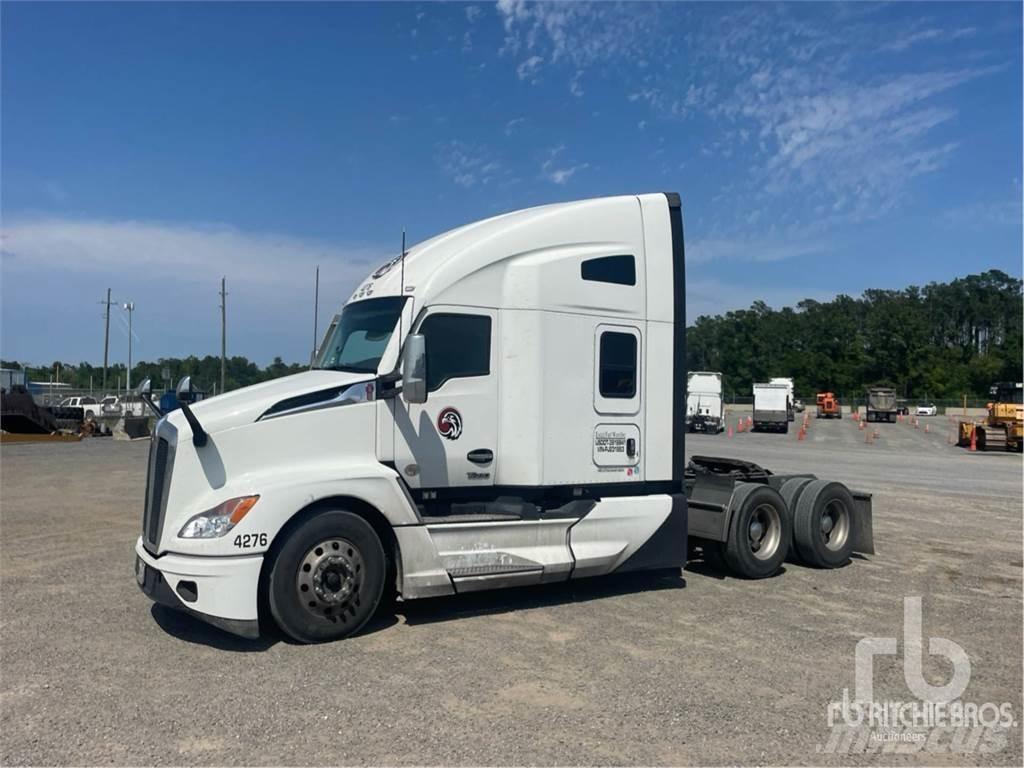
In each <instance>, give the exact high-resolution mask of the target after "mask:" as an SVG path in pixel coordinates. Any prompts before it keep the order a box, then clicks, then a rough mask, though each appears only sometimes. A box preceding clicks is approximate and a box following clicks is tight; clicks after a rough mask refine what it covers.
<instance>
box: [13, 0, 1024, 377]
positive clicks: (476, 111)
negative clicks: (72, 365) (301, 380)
mask: <svg viewBox="0 0 1024 768" xmlns="http://www.w3.org/2000/svg"><path fill="white" fill-rule="evenodd" d="M1021 39H1022V26H1021V5H1020V4H1019V3H969V4H966V3H965V4H958V3H936V4H928V3H900V4H892V5H884V4H868V3H853V4H841V3H828V4H810V3H800V4H767V3H765V4H740V3H718V4H715V3H705V4H682V3H671V4H670V3H666V4H646V3H625V4H613V3H597V4H588V3H572V4H566V3H560V4H534V3H525V2H520V1H519V0H501V1H500V2H498V3H496V4H494V3H472V4H468V3H377V4H355V3H353V4H347V3H331V4H329V3H315V4H271V3H259V4H242V3H225V4H196V3H182V4H176V3H161V4H151V3H141V4H120V3H118V4H103V3H91V2H90V3H72V4H67V5H65V4H55V3H11V2H5V3H3V4H2V6H0V43H2V49H0V67H2V71H0V86H2V90H0V216H2V223H0V238H2V241H0V248H2V253H0V257H2V264H0V301H2V307H0V354H2V356H3V358H4V359H7V360H11V359H17V360H21V361H23V362H25V361H27V362H31V363H33V364H47V363H50V362H52V361H53V360H55V359H61V360H64V361H66V362H77V361H89V362H92V363H94V364H95V363H99V362H100V361H101V360H102V355H103V307H102V305H101V304H100V303H99V302H100V301H101V300H102V299H103V298H105V295H106V289H107V288H108V287H109V288H111V289H112V296H113V298H114V299H115V300H117V301H120V302H122V303H123V302H125V301H132V302H134V304H135V312H134V316H133V331H134V354H133V356H134V358H135V359H136V360H142V359H145V360H153V359H156V358H158V357H181V356H185V355H188V354H198V355H204V354H219V349H220V309H219V303H220V299H219V296H218V291H219V289H220V278H221V277H222V276H225V277H226V278H227V290H228V297H227V314H228V353H229V354H238V355H245V356H247V357H249V358H250V359H253V360H256V361H257V362H259V363H261V364H265V363H267V362H269V361H270V360H271V359H272V358H273V357H275V356H281V357H282V358H284V359H285V360H286V361H301V360H306V359H308V356H309V353H310V349H311V347H312V346H313V277H314V269H315V267H316V266H317V265H319V266H320V298H321V307H320V318H319V327H320V329H321V330H322V329H323V328H324V327H325V325H326V323H327V322H328V321H329V319H330V316H331V315H332V314H333V313H334V312H336V311H337V310H338V308H339V307H340V306H341V304H342V303H343V302H344V300H345V299H346V298H347V296H348V294H349V293H350V291H351V289H352V288H354V287H355V286H356V285H357V283H358V282H359V281H360V280H361V278H362V277H364V276H365V275H366V274H367V273H368V272H370V271H372V269H373V268H374V267H375V266H376V265H377V264H379V263H380V262H382V261H384V260H385V259H386V258H388V257H390V256H391V255H393V254H395V253H397V252H398V250H399V247H400V243H401V233H402V230H403V228H404V229H405V230H406V232H407V237H408V239H409V242H410V243H414V242H417V241H420V240H424V239H426V238H428V237H430V236H432V235H434V234H437V233H439V232H442V231H444V230H446V229H450V228H452V227H454V226H457V225H460V224H463V223H466V222H469V221H473V220H476V219H480V218H484V217H487V216H491V215H494V214H497V213H500V212H503V211H508V210H514V209H517V208H524V207H528V206H532V205H538V204H543V203H549V202H556V201H562V200H573V199H581V198H587V197H594V196H599V195H611V194H628V193H638V192H652V191H678V192H679V193H680V194H681V196H682V201H683V217H684V226H685V232H686V243H687V246H686V255H687V280H688V286H687V289H688V290H687V310H688V311H687V314H688V318H689V320H690V321H691V322H692V321H693V320H694V319H696V317H697V316H699V315H701V314H717V313H721V312H725V311H727V310H730V309H737V308H743V307H746V306H749V305H750V303H751V302H753V301H755V300H758V299H760V300H764V301H766V302H767V303H768V304H770V305H771V306H774V307H781V306H785V305H792V304H795V303H796V302H797V301H799V300H801V299H803V298H814V299H819V300H825V299H829V298H831V297H833V296H835V295H837V294H839V293H845V294H848V295H854V296H856V295H859V294H860V293H861V292H862V291H863V290H865V289H868V288H902V287H904V286H906V285H908V284H916V285H923V284H926V283H928V282H931V281H946V280H950V279H952V278H954V277H957V276H961V275H965V274H969V273H973V272H980V271H983V270H986V269H993V268H995V269H1001V270H1004V271H1006V272H1008V273H1010V274H1013V275H1017V276H1019V275H1021V242H1022V230H1021V226H1022V225H1021V199H1022V198H1021V176H1022V171H1021V166H1022V154H1021V137H1022V130H1024V128H1022V120H1021V114H1022V97H1021V94H1022V82H1021V71H1022V58H1021V57H1022V45H1021ZM127 320H128V317H127V312H125V311H124V310H123V309H121V308H120V307H114V308H113V309H112V314H111V342H110V343H111V358H112V359H113V360H119V361H123V360H125V359H126V358H127V347H128V331H127Z"/></svg>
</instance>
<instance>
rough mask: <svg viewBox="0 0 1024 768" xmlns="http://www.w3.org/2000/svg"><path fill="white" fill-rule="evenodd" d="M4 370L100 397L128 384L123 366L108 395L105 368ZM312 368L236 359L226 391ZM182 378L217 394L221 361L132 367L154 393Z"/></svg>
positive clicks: (113, 370) (111, 375) (114, 368)
mask: <svg viewBox="0 0 1024 768" xmlns="http://www.w3.org/2000/svg"><path fill="white" fill-rule="evenodd" d="M0 367H2V368H14V369H16V370H22V369H24V370H26V371H27V373H28V378H29V380H30V381H34V382H37V383H44V382H49V381H51V380H53V381H60V382H62V383H67V384H70V385H71V387H72V388H74V389H83V390H87V389H92V390H94V391H95V392H97V394H106V393H107V392H115V391H116V390H117V389H118V382H120V389H121V390H124V388H125V386H126V385H127V382H128V376H127V373H128V372H127V367H126V366H125V365H124V364H123V363H117V364H114V365H110V366H108V367H107V386H106V390H105V391H104V392H100V390H101V389H103V366H101V365H92V364H91V363H77V364H69V363H63V362H60V361H54V363H53V364H52V365H49V366H43V367H36V366H23V365H22V364H20V363H19V362H17V361H15V360H2V361H0ZM308 367H309V364H308V363H285V362H284V361H283V360H282V359H281V358H280V357H275V358H274V360H273V362H271V363H270V365H267V366H266V367H264V368H261V367H260V366H258V365H257V364H256V363H254V362H252V361H251V360H249V359H248V358H246V357H242V356H240V355H236V356H234V357H229V358H227V359H226V360H225V365H224V388H225V389H226V390H232V389H238V388H239V387H247V386H249V385H250V384H258V383H260V382H261V381H268V380H270V379H276V378H278V377H280V376H287V375H288V374H290V373H298V372H300V371H304V370H306V369H307V368H308ZM165 373H166V374H167V376H166V377H165V376H164V374H165ZM182 376H191V377H192V380H193V381H194V382H195V383H196V384H197V385H198V386H199V388H200V389H202V390H203V391H205V392H207V393H210V394H213V392H214V391H216V388H218V387H219V386H220V358H219V357H215V356H213V355H206V356H205V357H196V356H195V355H192V356H189V357H186V358H177V357H167V358H160V359H158V360H156V361H155V362H140V363H136V364H135V365H133V366H132V386H133V387H136V386H138V384H139V383H140V382H141V381H142V380H143V379H147V378H148V379H151V380H152V382H153V390H154V391H157V390H161V389H162V388H163V387H165V386H169V387H174V386H175V385H176V384H177V383H178V381H179V380H180V379H181V377H182Z"/></svg>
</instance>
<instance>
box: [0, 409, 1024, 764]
mask: <svg viewBox="0 0 1024 768" xmlns="http://www.w3.org/2000/svg"><path fill="white" fill-rule="evenodd" d="M735 420H736V416H735V415H733V416H731V419H730V424H731V425H732V426H735ZM925 424H928V426H929V429H928V431H927V432H926V431H925V430H924V425H925ZM877 428H878V433H879V436H878V438H877V439H875V440H874V441H873V442H872V443H866V442H865V432H864V431H861V430H859V429H858V428H857V426H856V424H855V423H854V422H852V421H851V420H850V419H848V418H846V419H843V420H840V421H828V422H826V421H821V422H819V421H815V420H814V419H813V418H812V419H811V424H810V430H809V432H808V434H807V437H806V439H805V440H802V441H800V440H798V439H797V434H796V431H795V430H794V431H791V432H790V433H789V434H788V435H761V434H749V433H746V432H744V433H740V434H734V435H733V436H732V437H731V438H730V437H729V436H728V434H722V435H717V436H691V437H690V438H688V443H687V450H688V453H689V454H706V455H724V456H733V457H737V458H743V459H748V460H751V461H756V462H758V463H761V464H763V465H764V466H766V467H769V468H770V469H772V470H774V471H777V472H793V471H798V472H807V471H811V472H815V473H817V474H818V475H819V476H822V477H827V478H831V479H837V480H841V481H843V482H846V483H848V484H850V485H851V486H853V487H856V488H858V489H862V490H865V491H869V492H871V493H873V494H874V531H875V542H876V546H877V554H876V555H873V556H867V557H864V558H858V559H856V560H855V561H854V562H853V563H851V564H850V565H849V566H848V567H846V568H843V569H840V570H836V571H817V570H812V569H808V568H805V567H801V566H798V565H792V564H787V566H786V568H785V571H784V572H783V573H782V574H780V575H779V576H777V577H774V578H771V579H768V580H765V581H760V582H748V581H742V580H738V579H734V578H731V577H727V576H724V575H722V574H720V573H717V572H715V571H712V570H709V569H708V568H707V567H705V565H704V564H703V563H700V562H694V563H691V565H690V566H688V568H687V569H686V570H685V571H683V573H682V578H679V577H677V576H676V577H674V576H672V575H665V574H654V575H650V574H647V575H645V574H641V575H631V576H628V577H625V576H623V577H606V578H603V579H595V580H590V581H581V582H573V583H570V584H566V585H560V586H552V587H545V588H536V589H534V588H531V589H524V590H515V591H507V592H495V593H481V594H476V595H471V596H461V597H453V598H441V599H435V600H429V601H423V602H419V603H410V604H406V605H404V606H403V605H399V612H398V614H397V616H390V617H388V616H384V617H380V618H378V619H376V620H375V621H374V622H373V623H372V624H371V625H370V626H369V628H368V629H367V631H365V632H364V633H363V634H362V635H360V636H358V637H355V638H352V639H349V640H345V641H342V642H338V643H334V644H330V645H322V646H299V645H294V644H291V643H288V642H284V641H281V640H280V639H277V638H271V639H268V640H263V641H258V642H252V641H245V640H241V639H238V638H235V637H233V636H231V635H228V634H225V633H223V632H221V631H219V630H216V629H213V628H211V627H208V626H206V625H204V624H202V623H199V622H197V621H195V620H193V619H191V618H188V617H185V616H183V615H180V614H177V613H175V612H173V611H169V610H165V609H163V608H159V607H154V606H153V605H152V604H151V603H150V601H149V600H148V599H147V598H146V597H145V596H144V595H143V594H142V593H141V592H140V591H139V589H138V587H137V586H136V583H135V578H134V574H133V557H134V556H133V552H132V547H133V544H134V541H135V539H136V537H137V535H138V533H139V531H140V527H141V503H142V496H143V490H144V487H145V459H146V451H147V445H146V444H145V443H139V442H135V443H127V442H115V441H113V440H110V439H94V440H90V441H85V442H82V443H80V444H64V445H50V446H47V445H6V446H3V448H2V449H0V472H2V478H0V505H2V506H0V620H2V621H0V629H2V657H0V701H2V713H0V734H2V735H0V762H2V763H3V764H4V765H13V764H37V765H38V764H116V765H129V764H132V765H143V764H217V765H226V764H260V765H269V764H287V765H309V764H347V765H356V764H367V763H374V764H407V765H412V764H416V765H439V764H461V765H522V764H545V765H546V764H559V765H595V764H600V765H608V764H616V765H621V764H645V765H681V764H693V763H699V764H723V763H742V764H755V763H756V764H816V765H817V764H837V765H850V764H853V765H866V764H886V765H890V764H899V765H904V764H914V765H924V764H928V765H937V764H938V765H942V764H984V765H1020V764H1021V763H1022V753H1021V749H1022V748H1021V728H1020V720H1021V688H1022V674H1021V658H1022V646H1021V636H1022V591H1021V588H1022V587H1021V574H1022V564H1021V552H1022V528H1021V526H1022V503H1024V501H1022V462H1021V457H1020V456H1019V455H983V454H970V453H968V452H966V451H964V450H963V449H959V448H956V447H955V446H950V445H948V444H947V439H948V435H949V428H950V425H949V422H948V421H947V420H946V418H945V417H933V418H931V419H925V418H922V419H921V420H920V425H919V427H918V428H916V429H915V428H914V427H913V426H912V425H909V424H893V425H887V424H883V425H878V427H877ZM914 596H920V597H921V598H922V605H923V635H924V637H926V638H928V637H933V636H937V637H942V638H947V639H948V640H951V641H953V642H954V643H956V644H958V645H959V646H960V647H962V648H963V649H964V651H965V652H966V654H967V657H968V658H969V661H970V682H969V685H968V686H967V688H966V690H965V691H964V693H963V694H962V696H961V699H962V700H963V701H965V702H973V703H978V704H982V703H987V702H992V703H995V704H997V705H998V704H1002V703H1004V702H1005V703H1007V704H1009V707H1010V710H1011V712H1012V719H1013V721H1014V723H1013V725H1012V726H1011V727H1010V728H1009V729H1007V730H1002V731H989V732H984V733H981V734H980V736H981V740H980V741H977V737H978V734H973V735H971V734H967V735H966V736H965V737H964V738H962V739H960V738H959V737H957V741H951V737H944V738H939V739H937V740H936V741H935V742H934V743H932V742H928V744H927V745H918V747H917V748H918V751H916V752H913V751H907V752H906V753H893V752H885V751H883V748H882V746H881V745H880V743H879V742H871V743H869V744H868V747H867V748H868V750H869V751H868V752H867V753H866V754H864V745H863V744H861V745H860V746H859V747H858V745H857V744H853V746H851V745H850V744H849V743H847V744H846V745H845V746H843V745H842V744H841V743H840V745H839V746H838V747H837V746H836V743H834V736H835V734H834V732H833V731H832V729H830V728H829V725H828V722H827V709H828V706H829V704H830V702H835V701H840V700H841V699H842V695H843V690H844V689H850V690H851V691H852V690H853V689H854V649H855V646H856V644H857V642H858V641H859V640H861V639H862V638H866V637H893V638H899V643H900V648H901V650H902V648H903V646H904V639H903V629H904V626H903V610H904V602H903V599H904V598H905V597H914ZM924 649H925V658H924V664H923V669H924V678H925V679H926V680H927V681H929V682H930V683H931V684H933V685H941V684H944V683H945V682H947V681H948V680H949V679H950V677H951V676H952V674H953V666H952V665H951V664H950V663H949V662H947V661H944V660H943V659H942V658H941V657H940V656H935V655H931V654H929V653H928V643H927V642H925V643H924ZM902 658H903V657H902V655H895V656H879V657H876V659H875V663H874V677H873V680H874V698H875V699H876V700H897V701H912V700H915V697H914V696H913V695H912V694H911V692H910V691H909V690H908V683H907V682H906V681H905V679H904V664H903V663H902ZM972 733H973V732H972ZM939 735H940V736H942V734H939ZM961 735H962V734H961ZM972 739H974V741H972ZM951 745H952V746H953V747H954V748H956V749H960V750H965V751H955V752H948V751H941V750H942V749H943V748H944V747H945V749H947V750H948V749H949V748H950V747H951ZM893 746H895V745H891V744H890V745H889V747H888V748H892V747H893ZM900 748H901V749H907V747H906V745H903V746H901V747H900Z"/></svg>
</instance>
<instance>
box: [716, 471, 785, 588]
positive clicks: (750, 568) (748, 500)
mask: <svg viewBox="0 0 1024 768" xmlns="http://www.w3.org/2000/svg"><path fill="white" fill-rule="evenodd" d="M751 485H752V486H753V487H750V488H746V489H740V490H739V491H737V496H736V497H735V498H734V503H737V504H738V507H737V508H736V509H735V511H734V512H733V515H732V521H731V522H730V524H729V538H728V540H727V541H726V542H725V545H724V546H723V548H722V555H723V557H724V559H725V562H726V564H727V565H728V566H729V569H730V570H731V571H732V572H733V573H735V574H736V575H737V576H742V577H744V578H747V579H763V578H765V577H767V576H771V575H773V574H775V573H776V572H777V571H778V570H779V568H780V567H781V566H782V561H783V560H785V559H786V555H787V553H788V552H789V542H790V539H791V538H792V535H793V534H792V530H793V529H792V523H791V521H790V519H789V516H788V515H787V514H786V504H785V502H784V501H783V500H782V497H781V496H780V495H779V493H778V491H776V490H774V489H772V488H769V487H768V486H766V485H756V484H751Z"/></svg>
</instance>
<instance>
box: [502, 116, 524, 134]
mask: <svg viewBox="0 0 1024 768" xmlns="http://www.w3.org/2000/svg"><path fill="white" fill-rule="evenodd" d="M525 122H526V118H525V117H513V118H512V119H511V120H509V121H508V122H507V123H505V135H506V136H511V135H512V134H513V133H515V132H516V129H517V128H519V126H521V125H522V124H523V123H525Z"/></svg>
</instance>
